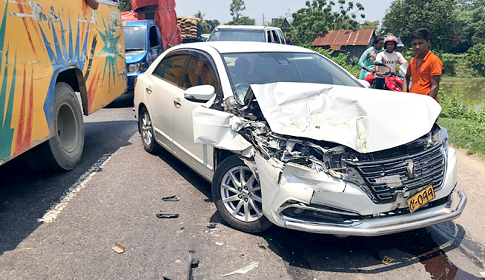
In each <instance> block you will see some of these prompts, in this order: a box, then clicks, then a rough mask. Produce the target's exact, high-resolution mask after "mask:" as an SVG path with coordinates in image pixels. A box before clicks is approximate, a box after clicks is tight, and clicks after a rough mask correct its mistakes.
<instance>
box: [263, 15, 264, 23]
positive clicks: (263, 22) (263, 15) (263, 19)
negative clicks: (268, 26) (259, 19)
mask: <svg viewBox="0 0 485 280" xmlns="http://www.w3.org/2000/svg"><path fill="white" fill-rule="evenodd" d="M263 25H264V13H263Z"/></svg>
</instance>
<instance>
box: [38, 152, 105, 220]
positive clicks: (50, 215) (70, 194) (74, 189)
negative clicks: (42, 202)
mask: <svg viewBox="0 0 485 280" xmlns="http://www.w3.org/2000/svg"><path fill="white" fill-rule="evenodd" d="M111 156H112V154H104V155H103V156H102V157H101V158H100V159H98V161H96V163H94V164H93V166H91V168H89V170H88V171H87V172H86V173H84V174H83V175H82V176H81V177H79V179H77V181H76V183H74V184H72V186H71V187H70V188H69V189H68V190H67V191H66V192H65V193H64V195H63V196H62V197H61V199H60V201H59V202H58V203H56V204H54V205H53V206H52V207H51V208H50V209H49V211H47V212H46V213H45V214H44V216H42V218H39V219H37V221H38V222H44V223H51V222H53V221H54V220H55V219H56V218H57V216H58V215H59V213H61V211H62V210H63V209H64V208H65V207H66V206H67V204H68V203H69V201H71V200H72V199H73V198H74V197H75V196H76V194H78V193H79V192H80V191H81V189H83V188H84V187H86V184H87V183H88V182H89V181H90V180H91V179H92V178H93V177H94V175H95V174H96V173H98V171H100V169H101V168H102V167H103V166H104V165H105V164H106V163H107V162H108V161H109V160H110V159H111Z"/></svg>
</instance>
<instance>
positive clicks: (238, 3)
mask: <svg viewBox="0 0 485 280" xmlns="http://www.w3.org/2000/svg"><path fill="white" fill-rule="evenodd" d="M245 9H246V5H244V0H232V3H231V6H230V8H229V10H230V11H231V16H232V20H233V21H235V20H236V19H239V18H240V17H241V16H242V13H241V12H242V11H244V10H245Z"/></svg>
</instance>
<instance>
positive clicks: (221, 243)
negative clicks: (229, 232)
mask: <svg viewBox="0 0 485 280" xmlns="http://www.w3.org/2000/svg"><path fill="white" fill-rule="evenodd" d="M216 245H219V246H222V245H224V243H223V242H216Z"/></svg>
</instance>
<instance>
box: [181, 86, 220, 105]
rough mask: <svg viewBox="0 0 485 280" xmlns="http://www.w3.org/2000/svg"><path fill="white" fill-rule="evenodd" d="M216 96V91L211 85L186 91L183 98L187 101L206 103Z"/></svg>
mask: <svg viewBox="0 0 485 280" xmlns="http://www.w3.org/2000/svg"><path fill="white" fill-rule="evenodd" d="M215 94H216V90H215V88H214V87H213V86H211V85H200V86H195V87H191V88H189V89H187V90H186V91H185V94H184V98H185V99H187V100H188V101H194V102H207V101H209V100H210V99H211V98H212V97H213V96H214V95H215Z"/></svg>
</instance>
